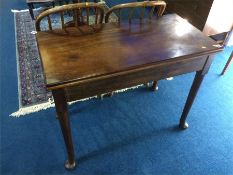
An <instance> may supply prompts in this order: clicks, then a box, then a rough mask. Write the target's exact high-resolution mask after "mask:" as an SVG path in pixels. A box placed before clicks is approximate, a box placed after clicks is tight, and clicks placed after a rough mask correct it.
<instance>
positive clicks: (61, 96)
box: [52, 89, 76, 169]
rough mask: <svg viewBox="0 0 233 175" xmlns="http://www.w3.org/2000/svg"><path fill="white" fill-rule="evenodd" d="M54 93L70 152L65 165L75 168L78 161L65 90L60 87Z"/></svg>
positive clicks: (68, 167)
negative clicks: (75, 154)
mask: <svg viewBox="0 0 233 175" xmlns="http://www.w3.org/2000/svg"><path fill="white" fill-rule="evenodd" d="M52 94H53V98H54V102H55V106H56V112H57V116H58V119H59V123H60V126H61V130H62V134H63V137H64V141H65V145H66V149H67V153H68V160H67V161H66V162H65V167H66V168H67V169H73V168H75V166H76V163H75V156H74V148H73V143H72V136H71V129H70V121H69V116H68V107H67V102H66V97H65V92H64V90H63V89H58V90H52Z"/></svg>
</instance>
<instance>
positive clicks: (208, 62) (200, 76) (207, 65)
mask: <svg viewBox="0 0 233 175" xmlns="http://www.w3.org/2000/svg"><path fill="white" fill-rule="evenodd" d="M212 61H213V57H210V56H209V57H208V58H207V59H206V62H205V65H204V67H203V68H202V70H200V71H198V72H196V76H195V78H194V80H193V84H192V87H191V89H190V91H189V95H188V98H187V100H186V103H185V106H184V109H183V113H182V115H181V118H180V124H179V127H180V128H181V129H186V128H188V123H187V122H186V118H187V116H188V113H189V111H190V109H191V107H192V104H193V102H194V100H195V97H196V95H197V92H198V90H199V88H200V86H201V83H202V81H203V79H204V77H205V75H206V73H207V72H208V70H209V68H210V65H211V63H212Z"/></svg>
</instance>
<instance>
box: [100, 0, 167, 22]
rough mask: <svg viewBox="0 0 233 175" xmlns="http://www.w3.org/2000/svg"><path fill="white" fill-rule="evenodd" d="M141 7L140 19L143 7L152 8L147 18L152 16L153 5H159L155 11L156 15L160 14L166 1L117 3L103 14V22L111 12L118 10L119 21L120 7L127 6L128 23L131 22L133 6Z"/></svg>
mask: <svg viewBox="0 0 233 175" xmlns="http://www.w3.org/2000/svg"><path fill="white" fill-rule="evenodd" d="M137 7H139V8H141V13H140V20H141V19H143V17H144V13H145V8H146V7H152V9H151V10H150V12H149V18H152V16H153V13H154V10H155V7H159V10H158V12H157V15H158V16H162V14H163V12H164V11H165V8H166V3H165V2H164V1H143V2H132V3H125V4H119V5H116V6H114V7H112V8H110V9H109V10H108V11H107V13H106V16H105V22H106V23H107V22H108V20H109V16H110V14H111V13H113V12H114V11H118V12H117V13H118V22H119V23H120V18H121V9H125V8H129V9H130V10H129V16H128V20H129V23H131V20H132V16H133V10H134V8H137Z"/></svg>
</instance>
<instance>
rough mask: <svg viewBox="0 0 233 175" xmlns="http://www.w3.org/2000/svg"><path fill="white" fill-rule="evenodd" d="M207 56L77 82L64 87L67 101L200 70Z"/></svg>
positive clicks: (176, 60)
mask: <svg viewBox="0 0 233 175" xmlns="http://www.w3.org/2000/svg"><path fill="white" fill-rule="evenodd" d="M207 58H208V56H200V57H193V58H188V59H187V58H186V59H174V60H171V61H169V62H161V63H159V64H155V65H151V66H145V67H144V68H138V69H135V70H131V71H126V72H122V73H116V74H113V75H112V76H105V77H104V76H103V78H102V77H98V78H94V79H91V80H85V81H80V82H77V84H75V85H73V86H68V87H64V89H65V93H66V99H67V102H69V101H74V100H78V99H82V98H87V97H91V96H95V95H99V94H103V93H108V92H112V91H114V90H119V89H123V88H128V87H132V86H135V85H139V84H143V83H146V82H148V81H151V80H160V79H164V78H167V77H171V76H176V75H181V74H185V73H189V72H194V71H199V70H202V69H203V67H204V65H205V62H206V60H207Z"/></svg>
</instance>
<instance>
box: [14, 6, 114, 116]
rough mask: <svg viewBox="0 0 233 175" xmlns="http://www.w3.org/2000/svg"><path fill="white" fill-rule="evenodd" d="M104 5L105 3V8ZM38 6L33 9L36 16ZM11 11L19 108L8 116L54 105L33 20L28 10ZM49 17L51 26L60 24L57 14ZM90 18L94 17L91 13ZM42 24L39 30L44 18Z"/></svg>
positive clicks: (112, 17) (43, 24) (112, 19)
mask: <svg viewBox="0 0 233 175" xmlns="http://www.w3.org/2000/svg"><path fill="white" fill-rule="evenodd" d="M107 9H108V7H107V6H106V7H105V10H107ZM41 10H42V9H37V10H34V14H35V16H36V15H38V14H39V13H40V12H41ZM12 12H14V19H15V38H16V61H17V74H18V94H19V110H18V111H17V112H14V113H12V114H11V116H16V117H17V116H21V115H25V114H29V113H32V112H37V111H39V110H42V109H47V108H49V107H53V106H54V103H53V100H52V94H51V92H49V91H47V90H46V88H45V79H44V75H43V72H42V66H41V61H40V56H39V52H38V49H37V42H36V37H35V25H34V21H32V19H31V17H30V14H29V11H28V10H21V11H12ZM92 18H93V20H92ZM110 19H111V21H116V16H115V15H112V16H111V17H110ZM51 20H52V25H53V27H54V28H56V27H57V28H59V27H60V16H56V15H54V16H52V17H51ZM70 20H72V18H71V17H70V16H69V15H67V16H66V17H65V21H66V22H67V21H70ZM90 21H94V17H90ZM41 28H42V30H46V29H47V22H46V21H42V23H41Z"/></svg>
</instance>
